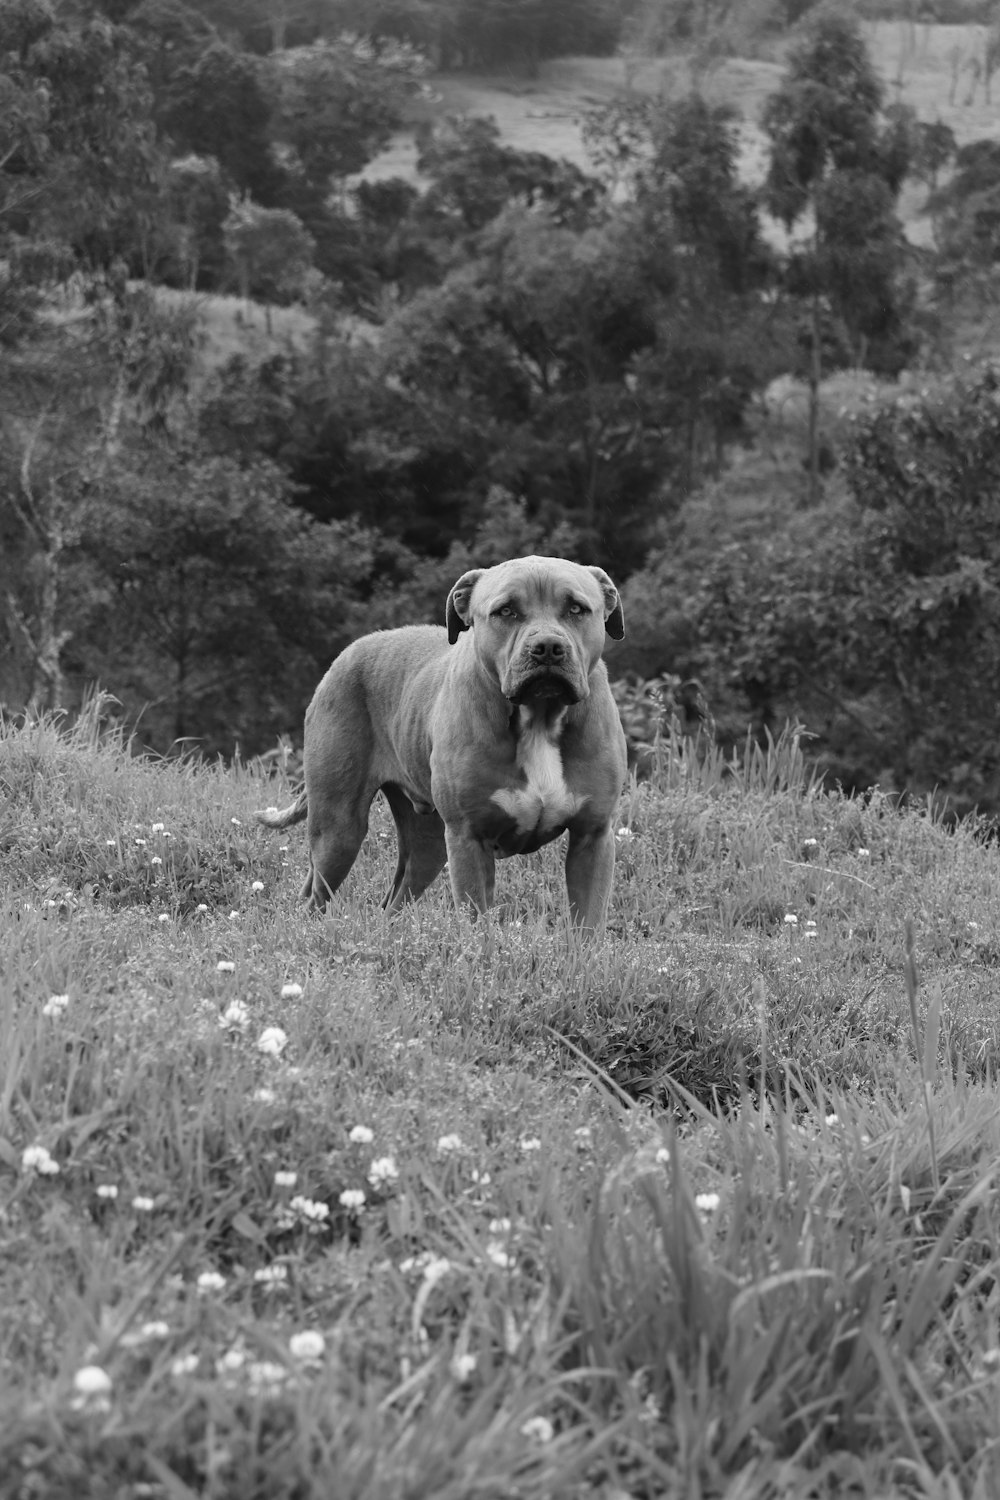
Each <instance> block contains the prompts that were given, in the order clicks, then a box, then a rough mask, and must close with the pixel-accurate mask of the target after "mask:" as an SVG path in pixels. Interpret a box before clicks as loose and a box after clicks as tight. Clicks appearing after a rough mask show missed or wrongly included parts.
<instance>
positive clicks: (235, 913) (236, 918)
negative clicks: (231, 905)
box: [229, 911, 240, 922]
mask: <svg viewBox="0 0 1000 1500" xmlns="http://www.w3.org/2000/svg"><path fill="white" fill-rule="evenodd" d="M239 917H240V914H239V912H238V911H231V912H230V913H229V920H230V922H238V921H239Z"/></svg>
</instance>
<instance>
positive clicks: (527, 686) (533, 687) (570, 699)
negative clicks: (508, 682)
mask: <svg viewBox="0 0 1000 1500" xmlns="http://www.w3.org/2000/svg"><path fill="white" fill-rule="evenodd" d="M507 697H508V699H509V701H510V702H511V703H513V704H514V705H515V707H520V705H521V704H522V703H524V704H527V705H529V706H530V705H532V704H535V703H552V702H555V703H560V704H570V703H579V702H580V699H581V697H582V694H581V693H580V691H579V689H578V688H577V687H576V686H575V684H574V683H572V682H571V681H570V680H569V678H568V677H564V676H563V674H562V673H561V672H553V671H551V670H549V669H546V670H544V671H540V672H533V673H532V674H531V675H530V676H529V677H522V678H521V680H520V681H519V682H518V683H517V684H516V685H515V686H514V689H513V691H512V692H510V693H508V694H507Z"/></svg>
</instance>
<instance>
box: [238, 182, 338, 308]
mask: <svg viewBox="0 0 1000 1500" xmlns="http://www.w3.org/2000/svg"><path fill="white" fill-rule="evenodd" d="M222 237H223V241H224V244H225V247H226V254H227V256H228V257H229V260H230V261H231V262H232V265H233V268H234V270H235V273H236V279H237V284H238V286H239V289H240V293H241V295H242V296H243V297H244V298H248V297H249V296H250V295H251V293H252V294H253V295H254V296H256V297H258V298H260V299H261V300H263V301H267V302H277V301H282V300H284V299H285V298H291V297H296V296H301V295H302V291H303V288H304V284H305V278H306V275H307V273H308V271H309V269H310V267H311V265H312V258H313V252H314V250H315V242H314V240H313V237H312V235H311V234H310V233H309V232H308V230H307V229H305V228H304V226H303V225H302V224H301V223H300V222H299V220H298V219H297V218H296V217H295V215H294V214H293V213H289V211H288V210H287V209H285V208H261V207H260V206H259V205H258V204H256V203H253V202H251V200H250V199H249V198H244V199H242V200H239V201H235V200H234V201H233V202H232V203H231V204H230V208H229V213H228V215H227V216H226V219H225V221H224V222H223V225H222Z"/></svg>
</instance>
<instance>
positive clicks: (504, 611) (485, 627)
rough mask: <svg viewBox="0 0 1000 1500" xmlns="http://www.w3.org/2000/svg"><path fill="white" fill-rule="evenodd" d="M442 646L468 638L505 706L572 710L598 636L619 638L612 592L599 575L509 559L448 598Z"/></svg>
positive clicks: (585, 691)
mask: <svg viewBox="0 0 1000 1500" xmlns="http://www.w3.org/2000/svg"><path fill="white" fill-rule="evenodd" d="M447 623H448V639H449V641H450V642H451V643H452V645H454V643H455V642H456V641H457V640H458V637H459V635H460V634H461V633H462V631H463V630H469V629H472V630H473V638H474V641H475V649H476V654H477V656H478V657H479V659H480V661H481V662H482V663H483V665H484V666H485V667H486V669H487V670H488V671H489V672H490V674H491V675H492V676H494V677H495V678H496V680H497V682H498V683H499V686H500V691H501V692H502V693H503V695H504V697H505V698H508V699H509V700H510V702H511V703H515V704H516V703H525V702H532V701H537V700H539V699H545V698H551V699H557V700H561V701H562V702H563V703H579V702H580V701H581V700H582V699H584V698H586V697H587V696H588V695H589V693H590V681H589V679H590V674H591V672H592V671H593V669H594V667H595V665H596V664H597V662H598V660H599V659H600V655H601V652H602V650H603V649H604V640H605V636H606V635H608V636H611V638H612V639H613V640H616V641H620V640H621V639H622V636H623V635H624V634H625V620H624V616H623V614H622V604H621V599H620V598H619V597H618V590H617V589H616V588H615V586H614V584H613V583H612V582H611V579H610V578H609V577H608V575H607V573H605V571H604V569H603V568H594V567H583V566H582V565H581V564H580V563H574V562H567V561H566V559H565V558H562V557H516V558H513V559H512V560H511V561H510V562H504V563H498V564H497V566H496V567H494V568H473V569H472V570H471V571H470V572H468V573H463V575H462V577H461V578H460V579H459V580H458V582H457V583H456V584H455V586H454V588H453V589H452V590H451V593H450V594H449V595H448V607H447Z"/></svg>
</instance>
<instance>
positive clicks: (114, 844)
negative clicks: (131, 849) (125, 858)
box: [104, 839, 118, 849]
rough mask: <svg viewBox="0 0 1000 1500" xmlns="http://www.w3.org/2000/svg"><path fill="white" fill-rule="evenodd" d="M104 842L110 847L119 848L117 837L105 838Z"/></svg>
mask: <svg viewBox="0 0 1000 1500" xmlns="http://www.w3.org/2000/svg"><path fill="white" fill-rule="evenodd" d="M104 842H105V843H106V844H107V846H108V848H109V849H117V847H118V840H117V839H105V840H104Z"/></svg>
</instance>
